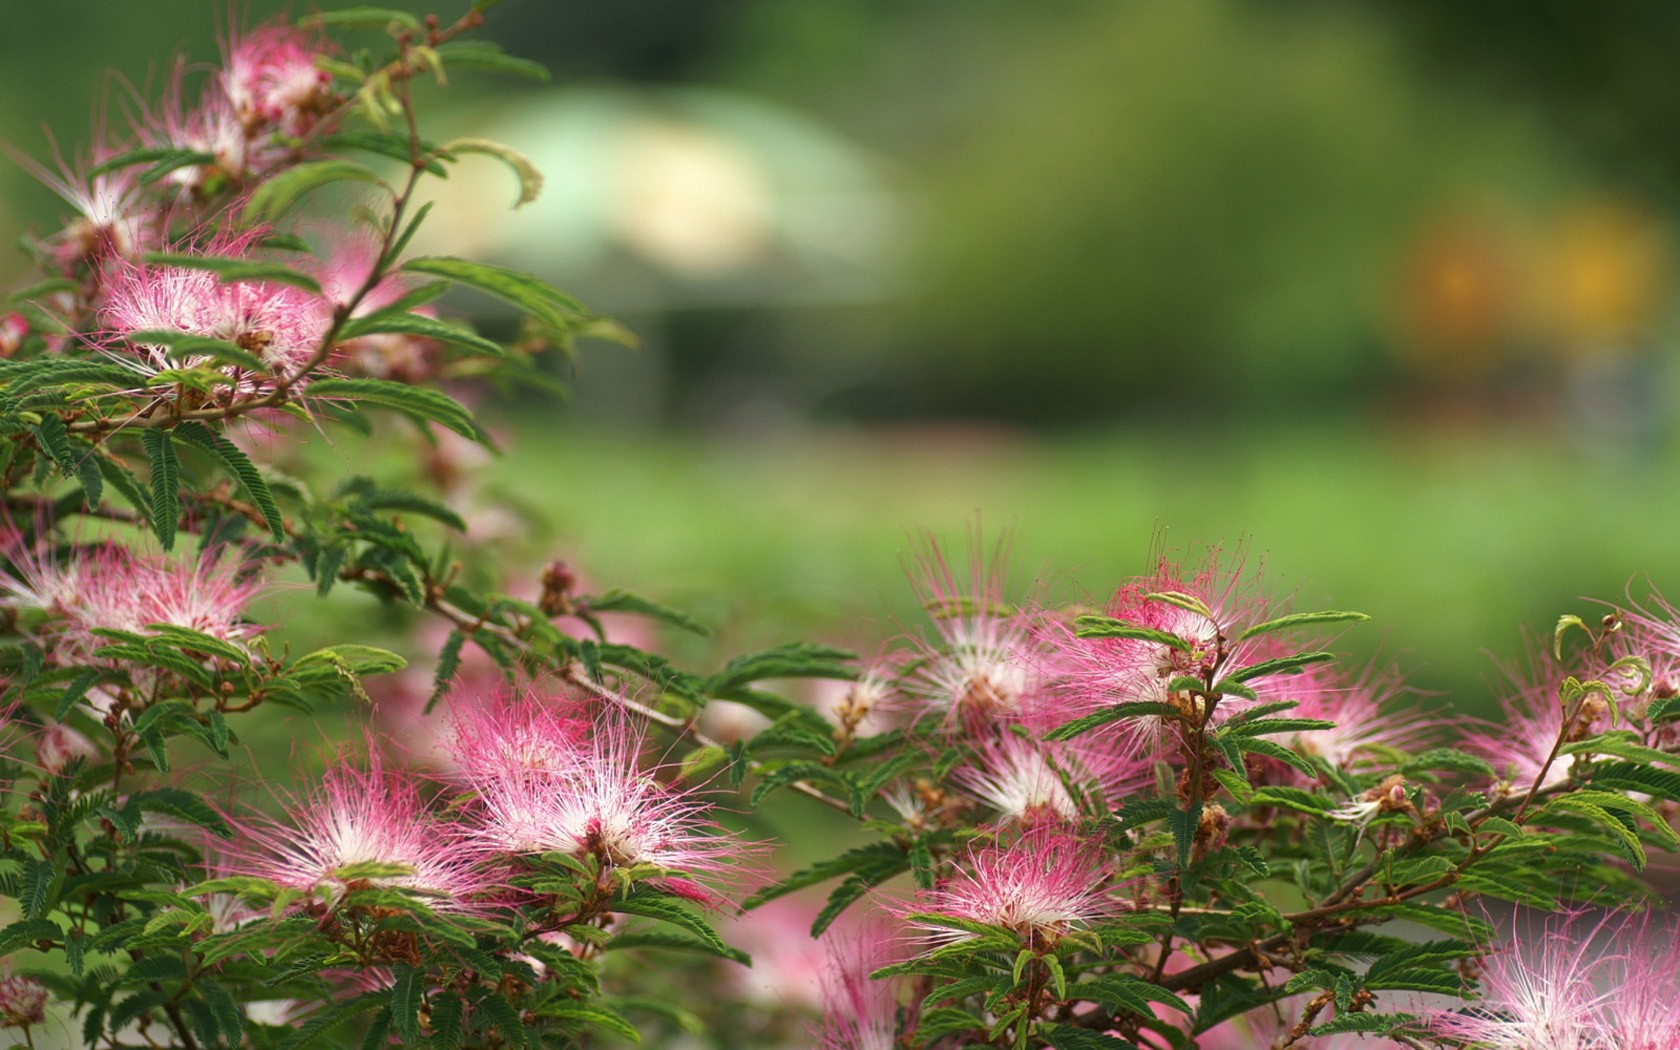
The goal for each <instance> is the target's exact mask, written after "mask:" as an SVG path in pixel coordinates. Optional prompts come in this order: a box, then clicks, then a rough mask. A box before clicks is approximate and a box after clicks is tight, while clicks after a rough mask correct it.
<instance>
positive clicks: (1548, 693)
mask: <svg viewBox="0 0 1680 1050" xmlns="http://www.w3.org/2000/svg"><path fill="white" fill-rule="evenodd" d="M1530 664H1531V670H1530V671H1529V672H1528V673H1527V674H1526V675H1525V674H1522V673H1519V672H1517V671H1515V670H1513V669H1510V668H1507V669H1506V674H1507V676H1508V677H1509V678H1510V681H1511V685H1512V691H1511V692H1510V693H1509V694H1508V695H1507V696H1506V697H1504V698H1503V699H1502V700H1501V701H1500V706H1501V708H1503V710H1504V714H1505V717H1504V719H1503V721H1502V722H1501V723H1492V724H1480V725H1474V726H1472V727H1471V728H1470V729H1469V731H1468V732H1467V733H1466V735H1465V739H1464V742H1463V746H1464V748H1465V750H1467V751H1470V752H1473V753H1474V754H1478V755H1480V756H1482V757H1483V758H1485V759H1487V760H1488V762H1489V763H1491V764H1492V765H1493V768H1494V770H1495V772H1496V773H1497V774H1498V777H1499V781H1498V786H1500V787H1503V788H1504V789H1505V790H1508V791H1510V792H1512V793H1525V792H1527V791H1528V790H1529V789H1530V788H1531V787H1533V786H1535V784H1536V782H1538V786H1539V787H1540V789H1541V790H1545V789H1547V788H1551V787H1555V786H1557V785H1559V784H1563V783H1565V782H1566V781H1568V779H1569V771H1570V767H1571V766H1572V765H1573V764H1574V762H1575V759H1574V758H1573V757H1572V756H1570V755H1558V756H1557V757H1556V758H1555V759H1553V760H1552V762H1551V763H1550V765H1548V764H1547V758H1548V757H1549V756H1551V754H1552V751H1553V749H1554V748H1555V747H1556V746H1557V742H1558V737H1559V736H1560V735H1562V734H1563V733H1564V724H1563V722H1564V717H1565V715H1566V714H1567V713H1568V712H1566V711H1565V709H1564V704H1563V701H1562V696H1561V690H1562V688H1563V685H1564V680H1565V679H1566V678H1567V677H1569V676H1570V674H1571V671H1570V670H1569V669H1566V668H1564V667H1563V666H1562V665H1560V664H1559V663H1558V662H1557V660H1556V659H1554V658H1553V656H1552V654H1551V652H1550V651H1549V650H1543V649H1538V648H1536V649H1535V651H1534V652H1532V653H1531V654H1530ZM1574 673H1575V675H1576V676H1577V677H1585V678H1591V677H1592V674H1591V672H1590V671H1586V672H1583V671H1575V672H1574ZM1611 702H1612V701H1611V700H1609V699H1607V698H1604V697H1602V696H1599V695H1593V696H1590V697H1588V698H1587V700H1586V702H1585V704H1584V705H1582V707H1581V710H1580V713H1579V714H1578V715H1577V716H1576V718H1575V722H1574V724H1573V726H1572V727H1571V728H1570V730H1569V733H1568V736H1569V738H1570V739H1572V740H1579V739H1582V738H1585V737H1588V736H1591V735H1593V734H1595V733H1599V732H1602V731H1604V730H1606V729H1609V728H1610V715H1611V711H1610V706H1609V705H1610V703H1611ZM1574 707H1575V704H1574V703H1573V702H1572V703H1571V705H1570V708H1571V710H1573V709H1574Z"/></svg>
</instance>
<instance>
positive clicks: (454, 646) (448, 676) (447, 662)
mask: <svg viewBox="0 0 1680 1050" xmlns="http://www.w3.org/2000/svg"><path fill="white" fill-rule="evenodd" d="M466 644H467V636H466V635H465V634H463V633H461V632H460V631H450V632H449V637H448V638H445V639H444V641H443V648H442V649H440V650H438V663H437V673H436V674H435V675H434V677H433V678H432V695H431V696H429V697H427V698H426V710H425V712H424V713H425V714H428V715H429V714H431V713H432V708H434V707H436V706H437V703H438V701H439V700H442V699H443V698H444V696H445V695H447V694H448V692H449V688H450V686H451V685H453V684H454V683H455V672H456V671H458V670H460V669H461V649H462V647H463V646H465V645H466Z"/></svg>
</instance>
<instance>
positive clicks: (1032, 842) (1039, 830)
mask: <svg viewBox="0 0 1680 1050" xmlns="http://www.w3.org/2000/svg"><path fill="white" fill-rule="evenodd" d="M1111 874H1112V873H1111V872H1110V871H1109V869H1108V865H1107V862H1106V860H1105V859H1104V857H1103V853H1102V850H1101V848H1100V847H1098V846H1097V845H1096V844H1095V843H1092V842H1090V841H1086V840H1082V839H1081V838H1080V837H1079V836H1078V835H1077V834H1075V833H1073V832H1071V831H1069V830H1067V829H1066V828H1064V827H1062V826H1060V825H1057V824H1040V825H1037V826H1035V827H1032V828H1028V829H1026V830H1024V831H1022V832H1021V834H1020V835H1019V836H1018V837H1016V838H1014V839H1013V840H1012V841H1009V842H1007V843H1002V842H1000V843H994V844H992V845H988V846H983V847H979V848H976V849H970V850H969V852H968V855H967V856H966V857H965V858H964V863H963V864H962V865H961V866H960V867H959V868H958V870H957V871H956V872H955V873H954V874H952V875H951V876H950V878H949V879H947V880H946V881H945V882H944V883H942V884H941V885H939V886H936V887H934V888H933V889H932V890H928V891H924V892H922V893H920V894H918V896H917V900H916V902H915V904H914V905H913V906H907V905H899V906H897V907H896V908H895V910H897V911H899V912H900V913H901V914H904V915H907V916H909V915H914V914H916V913H934V914H938V915H945V916H950V917H951V918H955V919H967V920H970V921H973V922H982V923H987V924H989V925H992V926H1001V927H1004V928H1005V929H1008V930H1012V931H1014V932H1015V933H1016V934H1018V935H1020V936H1021V937H1022V938H1023V939H1026V938H1034V939H1043V940H1052V941H1053V940H1056V939H1057V938H1059V937H1061V936H1062V935H1063V934H1065V933H1067V932H1068V931H1070V930H1074V929H1078V928H1080V927H1083V926H1087V925H1089V924H1091V923H1094V922H1098V921H1100V920H1101V919H1103V918H1104V917H1105V916H1108V915H1112V914H1114V913H1115V912H1117V911H1120V910H1121V908H1122V905H1121V904H1120V902H1118V901H1117V900H1116V899H1115V898H1114V897H1113V896H1112V894H1111V893H1110V886H1109V881H1110V876H1111ZM908 921H909V923H910V925H911V926H913V927H915V928H917V929H920V930H922V931H923V932H924V933H926V934H927V935H928V936H929V937H930V938H931V939H932V940H934V941H935V942H937V943H940V944H951V943H955V942H957V941H961V940H966V939H968V938H970V937H973V936H974V934H972V933H969V932H968V931H966V930H961V929H954V928H952V927H949V926H944V925H941V924H939V923H937V922H935V921H933V920H931V919H925V918H922V919H918V918H910V919H909V920H908Z"/></svg>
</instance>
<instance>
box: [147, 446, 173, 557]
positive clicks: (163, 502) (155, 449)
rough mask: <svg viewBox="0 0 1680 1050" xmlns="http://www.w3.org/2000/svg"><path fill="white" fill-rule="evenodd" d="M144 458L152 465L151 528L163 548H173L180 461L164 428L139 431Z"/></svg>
mask: <svg viewBox="0 0 1680 1050" xmlns="http://www.w3.org/2000/svg"><path fill="white" fill-rule="evenodd" d="M140 443H141V444H142V445H143V446H145V449H146V459H147V461H148V462H150V463H151V468H152V505H151V521H152V531H153V532H154V533H156V534H157V538H158V542H159V543H161V544H162V545H163V549H164V550H166V551H167V550H173V549H174V548H175V524H176V522H177V521H178V520H179V519H180V516H181V496H180V492H181V462H180V460H179V459H178V458H177V457H176V455H175V442H174V440H173V439H172V438H171V437H170V436H169V433H168V432H167V431H164V430H159V429H158V428H156V427H148V428H146V429H145V430H142V431H141V432H140Z"/></svg>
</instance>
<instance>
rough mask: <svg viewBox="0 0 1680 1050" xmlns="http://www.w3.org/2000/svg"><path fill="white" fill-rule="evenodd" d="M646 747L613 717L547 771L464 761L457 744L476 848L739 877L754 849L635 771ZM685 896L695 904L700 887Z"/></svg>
mask: <svg viewBox="0 0 1680 1050" xmlns="http://www.w3.org/2000/svg"><path fill="white" fill-rule="evenodd" d="M503 739H507V737H506V736H504V737H503ZM553 742H555V743H559V741H558V740H554V741H553ZM643 742H644V741H643V732H642V731H641V730H640V729H638V728H636V727H633V726H631V725H630V724H629V723H627V722H626V721H625V720H624V718H623V717H622V716H620V715H618V714H617V713H616V712H614V711H606V712H603V713H602V714H601V715H600V717H598V718H597V719H596V721H595V723H594V725H593V727H592V730H591V733H590V735H589V737H588V738H587V739H584V740H579V741H576V742H575V746H573V747H572V751H571V754H570V756H569V757H566V758H565V759H563V760H562V761H560V762H557V763H555V764H554V765H552V766H549V767H548V768H533V767H531V766H529V765H519V764H512V763H510V764H506V765H504V766H503V767H501V768H497V767H496V765H495V764H494V763H493V762H485V761H482V756H478V755H464V754H463V753H461V751H460V745H461V742H460V740H459V738H457V739H456V742H455V753H454V757H455V760H456V761H457V762H458V763H460V764H461V767H462V769H461V773H462V779H463V780H464V781H465V782H466V784H467V785H468V786H469V787H470V788H471V789H472V790H473V792H474V793H475V794H476V795H477V803H476V805H475V807H474V810H473V818H472V819H473V820H474V822H475V827H474V830H473V834H474V837H475V840H476V841H477V842H478V843H479V844H480V845H481V846H482V847H483V848H485V849H489V850H494V851H498V852H502V853H515V854H532V853H547V852H556V853H566V854H570V855H572V856H574V857H578V858H580V859H581V858H585V857H594V858H595V859H596V860H598V861H599V862H600V863H601V864H602V865H603V866H610V867H630V866H634V865H640V864H649V865H653V866H655V867H658V868H664V869H666V870H667V871H671V872H677V873H682V874H686V875H697V876H725V877H727V876H731V875H739V874H741V873H743V871H744V862H745V860H746V857H747V855H748V854H749V853H751V852H753V851H754V850H755V848H756V847H754V846H752V845H751V844H748V843H744V842H742V841H740V840H739V839H737V838H735V837H734V836H732V835H730V834H728V833H726V832H724V831H723V829H722V828H720V827H719V826H718V825H717V824H716V823H714V822H713V821H712V820H710V819H709V818H708V816H707V813H708V811H709V809H710V807H709V806H708V805H707V803H705V802H704V801H702V800H700V799H699V798H696V797H694V796H693V795H691V794H688V793H685V792H683V791H681V790H678V789H676V788H673V787H670V786H668V785H666V784H663V783H661V782H660V781H659V780H658V779H656V777H655V776H654V772H656V771H644V770H643V769H641V768H640V760H641V753H642V749H643ZM543 761H544V763H545V764H546V763H547V762H548V761H549V758H548V757H547V756H546V755H545V756H544V757H543ZM682 888H687V889H691V890H693V891H694V893H695V895H697V896H698V895H700V893H699V888H698V887H697V886H693V885H691V884H687V883H685V884H684V886H683V887H682Z"/></svg>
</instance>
